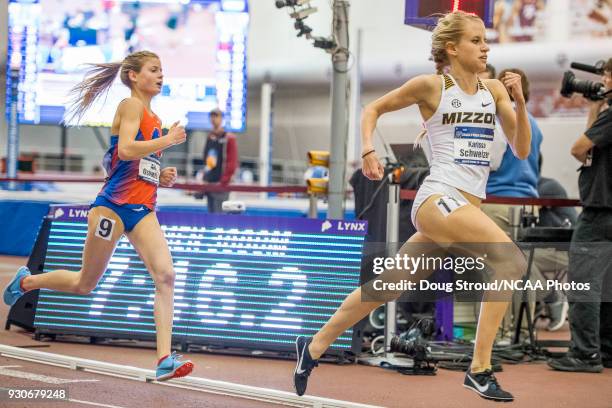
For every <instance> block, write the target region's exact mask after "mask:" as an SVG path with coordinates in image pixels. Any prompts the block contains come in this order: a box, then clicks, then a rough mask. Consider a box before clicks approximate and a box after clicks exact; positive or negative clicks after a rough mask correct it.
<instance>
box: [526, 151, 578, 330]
mask: <svg viewBox="0 0 612 408" xmlns="http://www.w3.org/2000/svg"><path fill="white" fill-rule="evenodd" d="M538 169H539V171H540V180H539V181H538V193H539V195H540V198H568V197H567V192H566V191H565V189H564V188H563V186H562V185H561V184H560V183H559V182H558V181H557V180H555V179H552V178H546V177H542V176H541V174H542V154H540V158H539V160H538ZM539 212H540V214H539V217H538V227H566V228H570V227H572V226H573V225H574V224H576V219H577V215H576V209H574V208H573V207H547V206H543V207H540V211H539ZM534 263H535V264H536V265H537V266H538V268H539V269H541V270H543V271H544V272H546V271H552V270H555V271H556V270H557V269H558V268H563V269H565V270H567V266H568V264H569V259H568V255H567V252H565V251H556V250H555V249H554V248H549V249H545V250H543V249H540V250H538V252H537V253H536V256H535V258H534ZM551 300H552V302H551V303H550V304H549V305H548V313H549V317H550V322H549V323H548V327H547V329H548V330H549V331H556V330H559V329H560V328H561V327H562V326H563V324H564V323H565V320H566V319H567V313H568V310H569V304H568V303H567V296H565V294H564V293H563V292H558V293H557V294H556V297H555V298H554V299H551Z"/></svg>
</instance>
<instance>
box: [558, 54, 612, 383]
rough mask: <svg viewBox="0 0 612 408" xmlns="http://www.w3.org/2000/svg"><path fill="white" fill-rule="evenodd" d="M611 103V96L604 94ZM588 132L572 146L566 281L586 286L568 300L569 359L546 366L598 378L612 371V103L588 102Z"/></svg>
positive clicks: (608, 81) (610, 68)
mask: <svg viewBox="0 0 612 408" xmlns="http://www.w3.org/2000/svg"><path fill="white" fill-rule="evenodd" d="M602 82H603V85H604V86H603V88H604V91H605V92H607V91H609V90H610V89H612V58H611V59H609V60H608V62H607V63H606V64H605V65H604V67H603V76H602ZM607 96H608V98H610V94H607ZM590 99H591V100H592V101H593V102H592V103H591V109H590V113H589V118H588V122H587V130H586V132H585V133H584V134H583V135H581V136H580V137H579V138H578V140H577V141H576V142H575V143H574V145H573V146H572V150H571V153H572V156H574V157H575V158H576V159H577V160H578V161H580V162H581V163H582V166H581V167H580V178H579V187H580V200H581V201H582V204H583V207H584V209H583V211H582V214H580V217H579V219H578V223H577V225H576V229H575V231H574V234H573V236H572V244H571V249H570V266H569V271H568V280H569V281H575V282H585V283H589V284H590V291H588V292H578V291H574V292H571V293H570V294H569V297H570V309H569V321H570V329H571V335H572V342H571V347H570V350H569V353H568V354H567V355H566V356H564V357H562V358H560V359H556V360H550V361H549V362H548V365H549V366H550V367H552V368H554V369H555V370H561V371H574V372H601V371H602V370H603V367H608V368H612V302H610V300H611V299H610V294H611V293H612V263H611V262H610V257H611V256H612V178H611V177H610V175H612V107H610V106H609V104H610V103H611V102H612V101H610V100H609V99H608V105H604V102H605V101H606V100H605V99H604V100H595V99H596V98H590Z"/></svg>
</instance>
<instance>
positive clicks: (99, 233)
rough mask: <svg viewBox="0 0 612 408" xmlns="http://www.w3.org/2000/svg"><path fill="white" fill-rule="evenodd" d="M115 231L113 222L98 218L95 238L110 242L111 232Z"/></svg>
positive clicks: (109, 219)
mask: <svg viewBox="0 0 612 408" xmlns="http://www.w3.org/2000/svg"><path fill="white" fill-rule="evenodd" d="M114 229H115V220H113V219H111V218H106V217H103V216H100V218H99V219H98V225H96V234H95V235H96V237H98V238H102V239H105V240H107V241H110V240H111V239H112V238H113V230H114Z"/></svg>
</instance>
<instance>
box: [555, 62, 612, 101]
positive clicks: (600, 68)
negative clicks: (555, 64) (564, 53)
mask: <svg viewBox="0 0 612 408" xmlns="http://www.w3.org/2000/svg"><path fill="white" fill-rule="evenodd" d="M570 66H571V67H572V68H574V69H578V70H580V71H585V72H590V73H591V74H595V75H603V73H604V66H605V61H599V62H597V64H595V65H587V64H581V63H578V62H572V64H571V65H570ZM574 93H579V94H581V95H583V96H584V97H585V98H587V99H589V100H591V101H601V100H603V99H605V98H606V95H607V94H608V92H606V87H605V85H604V84H602V83H601V82H594V81H589V80H586V79H577V78H576V75H575V74H574V73H573V72H572V71H566V72H565V73H564V74H563V82H562V84H561V95H563V96H564V97H566V98H570V97H571V96H572V94H574Z"/></svg>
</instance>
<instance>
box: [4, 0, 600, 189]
mask: <svg viewBox="0 0 612 408" xmlns="http://www.w3.org/2000/svg"><path fill="white" fill-rule="evenodd" d="M563 1H565V0H563ZM250 3H251V31H250V34H249V45H248V47H249V48H248V53H249V56H248V58H249V59H248V63H249V79H250V87H249V105H248V118H247V131H246V133H245V134H244V135H241V136H240V139H239V153H240V155H242V156H257V154H258V146H259V120H260V118H259V115H260V108H259V84H260V83H261V81H262V80H263V78H264V76H265V75H269V76H270V77H271V79H272V81H273V82H275V83H276V84H277V92H276V96H275V111H274V146H273V157H274V158H276V159H292V160H305V157H306V152H307V151H308V150H310V149H328V148H329V138H330V120H331V118H330V116H331V111H330V98H329V80H330V56H329V55H328V54H326V53H324V52H323V51H322V50H319V49H315V48H313V47H312V45H311V44H310V43H309V42H308V41H307V40H306V39H304V38H296V37H295V30H294V29H293V21H292V19H291V18H289V16H288V15H287V13H286V11H285V10H278V9H276V8H275V6H274V1H273V0H251V2H250ZM329 3H330V2H329V1H327V0H313V1H312V4H313V5H315V6H317V7H318V8H319V12H318V13H317V14H314V15H312V16H310V17H309V18H308V19H307V20H306V22H307V23H308V24H309V25H310V26H312V28H313V30H314V32H313V34H315V35H323V36H327V35H328V34H329V33H330V32H331V15H332V12H331V8H330V7H329ZM383 3H384V7H383V6H382V4H383ZM403 4H404V0H385V1H384V2H373V1H363V0H353V1H352V2H351V22H350V29H351V33H353V34H354V33H355V32H356V30H357V29H358V28H361V29H362V30H363V45H362V49H363V53H362V60H363V78H364V86H365V90H364V91H363V94H362V102H363V104H365V103H368V102H370V101H371V100H373V99H374V98H376V97H378V96H380V95H382V94H384V93H385V92H387V91H389V90H391V89H392V88H393V87H395V86H397V85H399V84H401V83H402V82H404V81H405V80H406V79H408V78H409V77H411V76H412V75H415V74H418V73H424V72H431V71H432V69H433V63H431V62H430V61H428V56H429V40H430V33H428V32H425V31H422V30H418V29H415V28H412V27H408V26H405V25H404V24H403V13H404V7H403ZM6 14H7V0H0V22H5V21H6V18H7V17H6ZM559 18H562V17H559ZM557 31H558V32H559V33H563V31H562V30H557ZM559 35H560V34H559ZM353 38H354V35H353ZM560 39H561V38H556V37H553V38H552V40H554V41H559V40H560ZM554 41H553V42H551V43H544V44H515V45H509V46H505V47H504V48H499V47H498V48H494V49H493V50H492V52H491V62H493V63H494V64H496V65H497V66H498V67H504V66H509V65H518V66H520V67H521V68H524V69H525V70H526V71H527V74H528V75H529V76H530V79H531V80H532V83H536V82H537V81H542V80H546V82H547V83H548V82H553V83H556V82H559V81H560V73H561V72H562V70H563V69H565V68H566V67H567V65H568V64H569V61H573V60H579V61H584V62H590V61H595V60H597V59H600V58H602V56H601V55H600V54H601V53H602V51H603V50H609V49H612V46H611V45H612V42H611V40H610V39H609V38H608V39H602V40H598V41H597V42H596V41H589V46H588V47H585V46H584V44H583V43H580V44H574V43H560V42H554ZM0 50H1V51H2V52H1V53H0V69H1V70H2V74H3V75H4V70H5V59H6V51H5V50H6V24H4V23H2V24H0ZM0 81H1V82H0V83H2V84H3V83H5V79H4V78H0ZM4 101H5V96H4V86H0V108H1V109H2V113H4ZM420 123H421V120H420V118H419V115H418V113H417V112H416V110H415V109H407V110H404V111H401V112H396V113H393V114H389V115H386V116H385V117H383V118H382V119H381V121H380V125H379V132H380V134H382V135H383V136H384V138H385V139H386V140H387V142H389V143H397V142H402V141H406V142H411V141H413V140H414V137H415V136H416V134H418V132H419V130H420V127H421V125H420ZM540 126H541V127H542V130H543V132H544V137H545V141H544V144H543V148H542V150H543V154H544V157H545V159H544V175H546V176H554V177H555V178H557V179H559V180H560V181H561V182H562V184H563V185H564V186H565V187H566V189H567V190H568V191H569V192H570V195H572V196H577V186H576V177H577V174H576V172H575V168H576V167H577V166H576V164H575V161H574V160H573V158H571V157H570V156H569V153H568V152H569V147H570V145H571V143H572V141H573V140H574V138H575V137H577V136H578V135H579V134H580V133H581V132H582V131H583V130H584V129H583V120H582V119H577V120H570V119H567V120H566V119H563V120H562V119H547V120H543V121H540ZM103 133H105V134H107V131H103ZM59 135H60V131H59V129H58V128H56V127H48V126H40V127H37V126H22V127H21V142H20V145H21V150H22V151H39V152H56V153H58V152H59V146H60V136H59ZM203 143H204V135H203V134H201V133H196V134H195V135H193V136H192V138H191V140H190V144H191V146H190V148H191V150H192V151H201V150H202V147H203ZM69 149H70V150H71V151H74V152H86V153H88V154H89V156H88V160H87V161H86V163H85V168H86V169H90V168H92V167H93V166H94V165H95V164H98V163H99V161H100V160H101V156H102V153H103V151H102V149H101V148H100V147H99V145H98V142H97V141H96V139H95V137H94V135H93V133H92V131H91V130H90V129H86V128H83V129H71V130H70V136H69ZM5 151H6V123H5V121H4V114H2V115H0V154H1V155H2V156H4V154H5Z"/></svg>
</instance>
